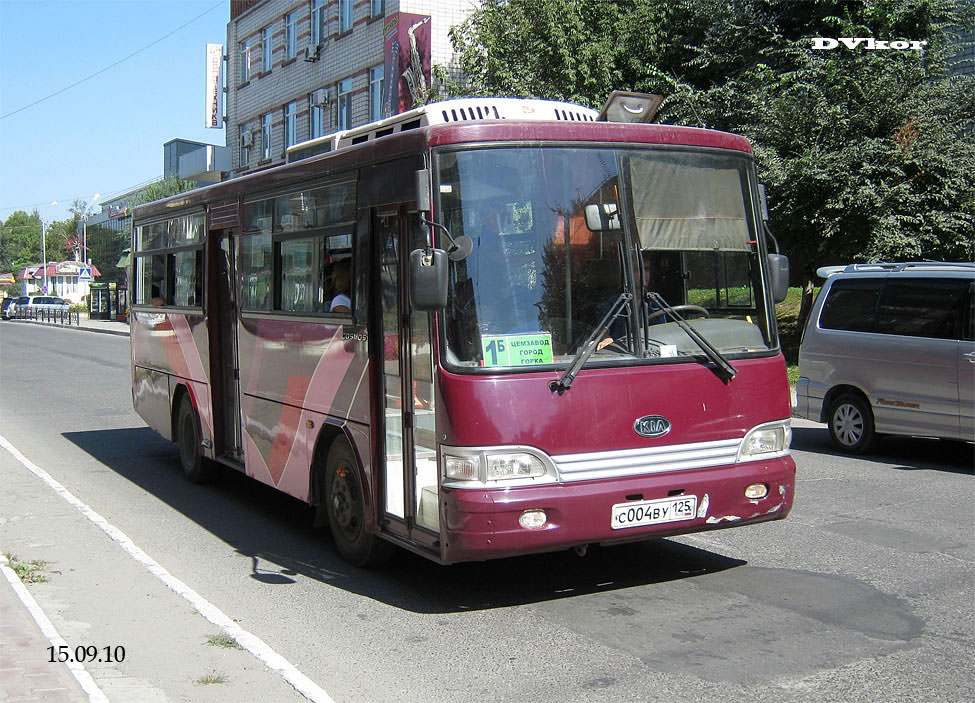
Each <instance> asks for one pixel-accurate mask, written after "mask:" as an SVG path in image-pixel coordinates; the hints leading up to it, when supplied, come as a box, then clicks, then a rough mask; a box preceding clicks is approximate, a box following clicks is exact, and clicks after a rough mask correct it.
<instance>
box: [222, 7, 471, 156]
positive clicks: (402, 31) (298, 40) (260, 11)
mask: <svg viewBox="0 0 975 703" xmlns="http://www.w3.org/2000/svg"><path fill="white" fill-rule="evenodd" d="M478 4H479V2H478V0H231V6H230V15H231V16H230V22H229V24H228V25H227V48H226V54H227V57H228V61H227V146H228V147H230V148H231V151H232V170H233V173H234V174H241V173H246V172H249V171H254V170H257V169H261V168H266V167H267V166H270V165H273V164H277V163H281V162H282V161H284V158H285V151H286V149H287V147H288V146H291V145H293V144H295V143H299V142H303V141H306V140H308V139H314V138H316V137H320V136H324V135H327V134H331V133H333V132H335V131H337V130H339V129H348V128H350V127H355V126H358V125H362V124H366V123H368V122H372V121H374V120H377V119H382V118H383V117H388V116H390V115H391V114H396V113H398V112H403V111H405V110H408V109H410V108H411V107H413V106H414V105H413V101H412V99H411V97H410V96H411V93H410V86H409V85H408V78H406V77H404V76H403V70H404V68H405V69H406V70H407V73H411V74H412V76H411V77H413V78H414V89H416V90H422V89H423V88H429V86H430V81H431V75H430V69H431V66H434V65H441V66H445V67H448V68H449V66H450V64H451V63H452V58H453V53H452V48H451V45H450V40H449V37H448V31H449V30H450V28H451V27H452V26H454V25H457V24H460V23H461V22H462V21H463V20H464V19H465V18H466V17H467V16H468V15H469V14H470V12H472V11H473V10H474V9H476V8H477V6H478ZM421 73H422V78H420V77H419V76H420V75H421ZM391 78H393V79H394V80H391ZM421 84H422V85H421Z"/></svg>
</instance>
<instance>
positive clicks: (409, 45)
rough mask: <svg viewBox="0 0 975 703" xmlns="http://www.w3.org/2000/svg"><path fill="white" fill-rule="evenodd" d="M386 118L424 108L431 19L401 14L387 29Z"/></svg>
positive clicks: (425, 16) (385, 36) (391, 19)
mask: <svg viewBox="0 0 975 703" xmlns="http://www.w3.org/2000/svg"><path fill="white" fill-rule="evenodd" d="M383 51H384V56H385V59H386V63H385V71H384V73H383V75H384V76H385V80H384V81H383V115H382V116H383V117H391V116H393V115H395V114H398V113H400V112H405V111H407V110H410V109H412V108H414V107H416V106H417V105H422V104H423V103H424V99H425V97H426V93H427V90H429V88H430V17H429V16H427V15H413V14H409V13H407V12H398V13H396V14H394V15H390V16H389V17H387V18H386V24H385V25H384V26H383Z"/></svg>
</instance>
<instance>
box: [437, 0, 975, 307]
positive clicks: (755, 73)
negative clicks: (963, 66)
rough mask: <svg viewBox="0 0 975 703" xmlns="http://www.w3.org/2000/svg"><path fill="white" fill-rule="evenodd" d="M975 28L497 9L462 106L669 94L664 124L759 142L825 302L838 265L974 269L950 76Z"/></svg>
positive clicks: (755, 8)
mask: <svg viewBox="0 0 975 703" xmlns="http://www.w3.org/2000/svg"><path fill="white" fill-rule="evenodd" d="M973 23H975V7H973V5H972V4H971V3H966V2H963V1H962V0H873V1H868V0H818V1H815V2H814V1H813V0H792V1H790V2H782V1H776V0H620V1H619V2H601V1H600V0H506V1H505V0H488V1H486V2H485V3H484V4H483V5H482V6H481V8H480V9H479V10H478V11H476V12H474V13H473V14H472V15H471V16H470V17H469V19H468V20H467V21H466V22H465V23H464V24H463V25H461V26H459V27H458V28H455V29H454V30H452V33H451V38H452V41H453V43H454V48H455V50H456V51H457V52H458V66H459V68H460V69H461V70H462V71H463V72H464V73H465V74H466V80H467V84H466V85H458V84H451V85H449V86H448V91H449V92H451V93H453V94H460V93H466V94H495V95H515V96H534V97H544V98H558V99H568V100H574V101H576V102H581V103H583V104H587V105H590V106H593V107H596V106H598V105H600V104H601V103H602V101H603V100H605V98H606V97H607V96H608V94H609V92H610V91H611V90H612V89H621V90H636V91H642V92H652V93H662V94H665V95H667V96H668V99H667V100H666V102H665V103H664V106H663V108H662V109H661V111H660V113H659V114H658V117H657V119H658V121H662V122H668V123H681V124H691V125H696V126H708V127H712V128H717V129H723V130H728V131H733V132H738V133H741V134H744V135H745V136H746V137H748V138H749V139H750V140H751V141H752V144H753V146H754V149H755V155H756V161H757V165H758V171H759V177H760V179H761V180H763V181H764V182H765V183H766V184H767V185H768V193H769V200H770V206H771V225H772V228H773V230H774V231H775V232H776V233H777V235H778V238H779V240H780V242H781V243H782V244H783V249H784V250H785V251H786V253H788V254H789V255H790V257H791V258H792V262H793V272H794V278H795V279H796V280H799V281H802V282H806V283H807V289H808V290H809V292H810V293H811V291H812V286H811V281H812V277H813V274H814V272H815V270H816V268H817V267H818V266H821V265H824V264H836V263H847V262H854V261H879V260H905V259H918V258H922V257H923V258H936V259H949V260H957V259H968V260H971V259H972V258H973V257H975V243H973V232H975V180H973V174H975V144H973V140H972V139H971V131H972V123H971V119H972V115H975V77H972V76H965V77H962V76H949V75H948V74H947V71H946V66H947V62H948V59H949V57H950V56H952V55H953V54H954V53H956V52H957V51H958V47H957V45H956V44H953V42H952V40H953V29H952V28H955V27H966V26H972V24H973ZM812 37H851V38H856V37H871V38H876V39H882V40H883V39H886V40H889V41H894V40H899V39H907V40H913V41H924V42H926V45H925V46H924V50H923V51H915V50H907V51H904V50H900V51H898V50H887V51H884V50H880V51H877V50H867V49H864V48H855V49H848V48H846V47H845V46H844V47H842V48H840V49H837V50H834V51H820V50H816V49H814V48H813V42H812V40H811V38H812ZM966 129H967V131H966Z"/></svg>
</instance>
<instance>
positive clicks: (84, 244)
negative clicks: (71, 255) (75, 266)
mask: <svg viewBox="0 0 975 703" xmlns="http://www.w3.org/2000/svg"><path fill="white" fill-rule="evenodd" d="M101 195H102V194H101V193H95V194H94V195H93V196H92V197H91V202H90V203H88V207H86V208H85V211H84V212H83V213H81V222H82V225H81V226H82V230H81V252H82V253H81V256H82V260H83V261H84V264H85V266H86V267H87V266H89V265H90V264H91V260H90V257H89V256H88V216H89V214H90V213H89V211H90V210H91V207H92V205H94V204H95V201H96V200H98V199H99V198H100V197H101Z"/></svg>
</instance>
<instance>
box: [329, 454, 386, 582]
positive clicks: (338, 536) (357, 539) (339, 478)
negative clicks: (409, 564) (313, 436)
mask: <svg viewBox="0 0 975 703" xmlns="http://www.w3.org/2000/svg"><path fill="white" fill-rule="evenodd" d="M325 502H326V505H327V508H328V524H329V527H330V528H331V530H332V538H333V539H334V540H335V546H336V547H338V550H339V553H340V554H341V555H342V557H343V558H344V559H345V560H346V561H347V562H349V563H350V564H353V565H355V566H376V565H377V564H381V563H382V562H384V561H386V560H387V559H388V558H389V557H390V555H391V554H392V552H393V545H392V544H390V543H389V542H387V541H386V540H384V539H381V538H379V537H377V536H376V535H372V534H369V533H368V532H367V531H366V524H365V514H366V505H365V500H364V499H363V495H362V485H361V483H360V481H359V469H358V467H357V466H356V460H355V454H354V453H353V452H352V447H350V446H349V443H348V441H346V440H345V439H344V438H339V439H336V440H335V443H334V444H333V445H332V448H331V450H330V451H329V453H328V461H327V462H326V464H325Z"/></svg>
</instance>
